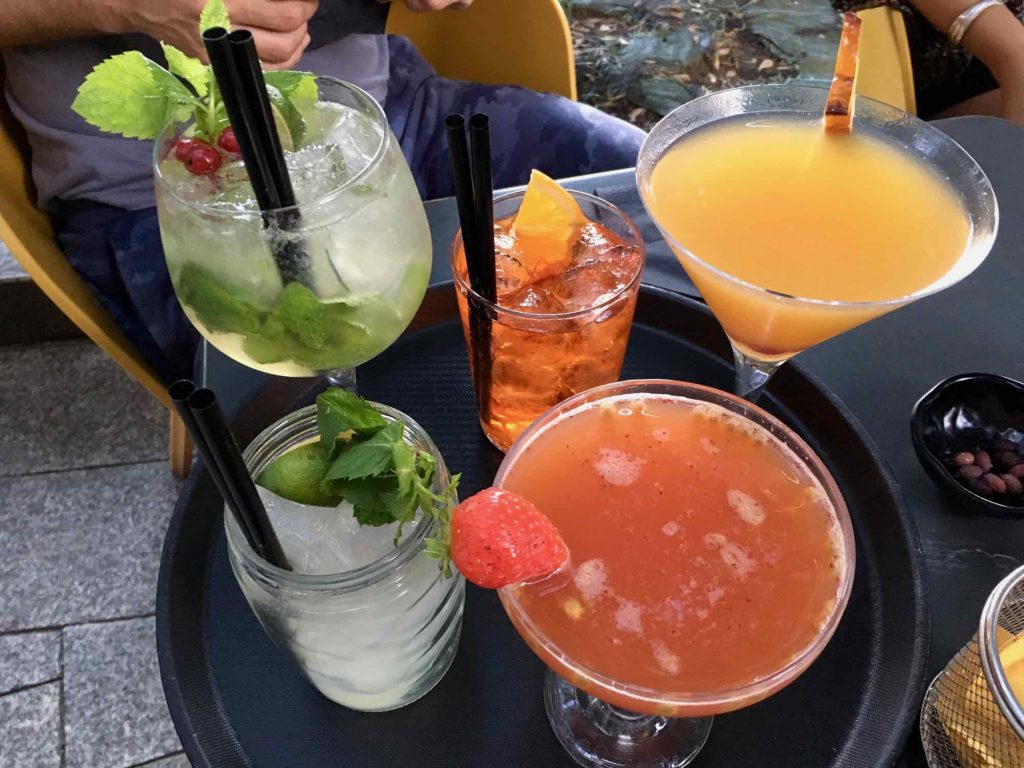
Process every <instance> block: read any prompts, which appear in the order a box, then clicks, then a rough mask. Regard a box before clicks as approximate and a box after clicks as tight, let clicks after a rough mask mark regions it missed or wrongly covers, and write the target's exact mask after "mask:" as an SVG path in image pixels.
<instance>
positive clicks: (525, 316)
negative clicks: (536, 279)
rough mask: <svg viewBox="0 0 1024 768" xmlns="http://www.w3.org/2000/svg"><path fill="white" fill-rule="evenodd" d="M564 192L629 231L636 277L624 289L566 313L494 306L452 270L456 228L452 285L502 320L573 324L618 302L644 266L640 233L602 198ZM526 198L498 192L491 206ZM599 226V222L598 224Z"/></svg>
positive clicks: (517, 192) (452, 251)
mask: <svg viewBox="0 0 1024 768" xmlns="http://www.w3.org/2000/svg"><path fill="white" fill-rule="evenodd" d="M566 192H568V193H569V194H571V195H572V196H573V197H574V198H579V199H581V200H583V201H584V202H587V203H591V204H593V205H596V206H597V207H598V208H601V209H604V210H606V211H608V212H609V213H611V214H612V215H613V216H616V217H618V218H619V219H621V220H622V221H623V222H624V223H625V224H626V227H627V228H628V229H629V232H630V235H631V237H633V238H634V239H635V241H636V242H635V243H633V244H630V243H627V245H629V246H630V247H631V248H636V249H638V250H639V252H640V265H639V266H638V267H637V270H636V273H635V274H634V275H633V276H632V277H631V278H630V279H629V282H627V283H626V284H625V285H623V286H622V287H621V288H619V290H617V291H616V292H615V293H613V294H612V295H611V297H609V298H607V299H605V300H604V301H602V302H601V303H599V304H594V305H593V306H590V307H586V308H585V309H574V310H572V311H569V312H546V313H545V312H525V311H523V310H521V309H512V308H511V307H503V306H501V305H500V304H498V303H497V302H493V301H490V300H488V299H485V298H484V297H483V296H481V295H480V294H479V293H477V292H476V291H475V290H473V286H472V285H470V283H469V280H466V279H463V277H462V275H460V274H459V270H458V269H456V263H455V258H456V254H458V252H459V246H460V245H461V244H462V227H459V229H457V230H456V231H455V236H454V237H453V238H452V243H451V246H449V255H448V261H449V266H450V267H451V270H452V277H453V278H454V279H455V285H456V286H458V287H459V288H460V289H462V290H463V291H465V292H466V294H467V295H469V296H471V297H472V298H473V300H474V301H475V302H477V303H479V304H481V305H482V306H484V307H485V308H487V309H490V310H493V311H494V313H495V314H496V315H503V316H506V317H514V318H517V319H520V320H533V321H537V320H542V321H545V322H547V321H552V320H575V319H578V318H581V317H586V316H587V315H589V314H591V313H593V312H597V311H600V310H602V309H606V308H608V307H609V306H611V305H612V304H614V303H615V302H617V301H619V300H620V299H621V298H622V297H623V296H624V295H626V294H628V293H629V292H630V291H632V290H633V288H634V287H635V286H636V285H637V283H639V282H640V278H641V276H642V275H643V272H644V265H645V264H646V263H647V244H646V243H645V242H644V238H643V236H642V235H641V234H640V230H639V229H638V228H637V226H636V223H635V222H634V221H633V219H631V218H630V217H629V216H627V215H626V213H625V212H624V211H623V210H622V209H621V208H619V207H618V206H617V205H615V204H614V203H611V202H609V201H607V200H605V199H603V198H600V197H597V196H596V195H592V194H590V193H589V192H580V191H577V190H575V189H566ZM525 194H526V188H525V187H523V188H521V189H513V190H510V191H507V192H502V193H501V194H499V195H496V196H495V198H494V205H495V206H497V205H498V204H499V203H504V202H506V201H508V200H512V199H514V198H517V197H523V196H524V195H525ZM598 223H600V222H598Z"/></svg>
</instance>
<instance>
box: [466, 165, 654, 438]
mask: <svg viewBox="0 0 1024 768" xmlns="http://www.w3.org/2000/svg"><path fill="white" fill-rule="evenodd" d="M494 211H495V225H494V245H495V257H496V258H495V269H496V277H497V304H494V303H492V302H489V301H486V300H485V299H483V297H481V296H479V295H478V294H476V293H475V292H474V291H473V289H472V287H471V286H470V284H469V280H468V278H467V275H466V258H465V251H464V249H463V245H462V239H461V235H459V236H456V239H455V242H454V243H453V246H452V271H453V273H454V275H455V281H456V288H457V296H458V303H459V312H460V315H461V317H462V321H463V330H464V331H465V337H466V344H467V346H468V347H469V349H470V363H471V365H472V366H473V368H474V371H473V372H474V381H476V382H477V385H478V389H479V388H480V387H481V382H483V384H482V386H483V388H484V389H485V391H483V392H481V391H478V392H477V400H478V404H479V410H480V424H481V426H482V428H483V431H484V433H485V434H486V435H487V437H488V439H489V440H490V441H491V442H492V443H493V444H494V445H496V446H497V447H498V448H500V449H501V450H503V451H504V450H508V448H509V446H511V445H512V443H513V442H514V441H515V439H516V438H517V437H518V436H519V435H520V433H521V432H522V431H523V430H524V429H526V427H527V426H529V425H530V423H531V422H533V420H534V419H536V418H537V417H538V416H540V415H541V414H542V413H544V412H545V411H547V410H548V409H549V408H551V407H553V406H554V405H556V404H558V403H559V402H561V401H562V400H565V399H566V398H568V397H571V396H572V395H575V394H577V393H579V392H582V391H584V390H586V389H590V388H591V387H595V386H598V385H601V384H607V383H609V382H612V381H615V380H616V379H618V377H619V373H620V371H621V370H622V362H623V357H624V356H625V353H626V342H627V340H628V338H629V330H630V326H631V324H632V321H633V310H634V308H635V307H636V299H637V292H638V290H639V286H640V271H641V269H642V267H643V261H644V244H643V240H642V239H641V237H640V235H639V233H638V232H637V231H636V228H635V227H634V226H633V223H632V222H631V221H630V220H629V218H628V217H626V215H625V214H624V213H622V212H621V211H619V210H618V209H617V208H615V207H614V206H612V205H610V204H609V203H606V202H604V201H602V200H600V199H598V198H596V197H593V196H591V195H587V194H584V193H580V192H571V193H570V192H568V191H566V190H564V189H562V188H561V187H559V186H558V185H557V183H555V182H554V181H552V180H551V179H549V178H547V177H546V176H544V175H543V174H540V173H538V172H536V171H535V172H534V175H533V177H532V178H531V181H530V185H529V187H528V188H527V191H526V193H525V194H524V193H522V192H514V193H510V194H507V195H503V196H501V197H498V198H496V199H495V202H494ZM471 303H475V305H476V306H477V307H478V308H479V311H481V312H483V313H485V314H486V316H487V318H488V319H489V321H490V331H489V337H488V338H487V339H486V341H488V342H489V349H488V350H487V354H484V355H483V356H481V355H479V354H477V353H476V352H477V351H476V350H474V346H475V345H476V344H477V343H480V342H478V339H477V337H475V336H474V334H473V333H472V327H471V322H470V304H471ZM485 343H486V342H485ZM482 363H484V364H488V365H489V370H488V371H487V374H488V375H487V376H485V377H481V376H480V371H479V370H477V369H478V368H479V366H480V365H481V364H482Z"/></svg>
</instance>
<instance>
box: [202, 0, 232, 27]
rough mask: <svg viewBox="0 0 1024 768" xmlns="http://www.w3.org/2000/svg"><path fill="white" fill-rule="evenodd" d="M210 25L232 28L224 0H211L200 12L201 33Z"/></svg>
mask: <svg viewBox="0 0 1024 768" xmlns="http://www.w3.org/2000/svg"><path fill="white" fill-rule="evenodd" d="M210 27H224V29H228V30H230V29H231V19H230V18H229V17H228V8H227V6H226V5H225V4H224V0H210V2H208V3H207V4H206V5H205V6H204V7H203V10H202V12H201V13H200V14H199V34H202V33H203V32H205V31H206V30H208V29H209V28H210Z"/></svg>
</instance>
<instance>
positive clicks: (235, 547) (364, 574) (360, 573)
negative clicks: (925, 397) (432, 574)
mask: <svg viewBox="0 0 1024 768" xmlns="http://www.w3.org/2000/svg"><path fill="white" fill-rule="evenodd" d="M370 405H372V406H373V407H374V408H375V409H377V410H378V411H379V412H380V413H381V414H382V415H383V416H384V417H385V418H386V419H390V420H392V421H400V422H402V423H403V424H404V425H405V426H406V427H407V428H408V429H409V435H410V436H411V437H412V439H413V442H414V444H415V443H419V444H421V445H422V446H423V447H424V448H426V449H427V450H428V452H429V453H430V454H431V455H432V456H433V457H434V460H435V462H436V463H437V470H436V472H435V476H434V481H433V482H434V484H435V485H437V484H439V483H440V484H443V485H444V486H447V485H448V483H450V482H451V480H450V473H449V471H448V467H447V465H446V464H445V463H444V458H443V457H442V456H441V451H440V450H439V449H438V447H437V446H436V445H435V444H434V441H433V440H431V439H430V436H429V435H428V434H427V432H426V430H424V429H423V427H421V426H420V425H419V423H418V422H416V420H415V419H413V418H412V417H411V416H408V415H407V414H405V413H402V412H401V411H399V410H398V409H397V408H392V407H390V406H387V405H383V404H382V403H376V402H372V401H371V402H370ZM310 427H312V430H310ZM295 430H301V432H299V433H298V434H295V433H294V431H295ZM309 432H312V434H315V433H316V405H308V406H305V407H303V408H300V409H298V410H297V411H292V412H291V413H289V414H287V415H285V416H282V417H281V418H280V419H278V420H277V421H275V422H274V423H273V424H271V425H270V426H268V427H267V428H266V429H264V430H263V431H262V432H260V433H259V434H258V435H257V436H256V437H255V438H254V439H253V440H252V442H250V443H249V445H248V446H246V448H245V451H243V454H242V455H243V458H244V459H245V464H246V468H247V469H248V470H249V471H250V473H253V474H258V473H259V472H261V471H263V469H265V468H266V464H268V463H269V461H270V460H272V458H278V457H279V455H284V454H283V453H281V454H278V453H277V452H276V451H271V452H270V457H272V458H265V459H264V461H263V463H262V464H260V463H257V462H256V457H257V453H259V452H261V451H264V450H267V449H268V446H270V444H271V443H273V442H274V441H275V440H279V441H282V442H287V441H289V440H294V439H297V438H298V437H300V436H301V435H305V434H306V433H309ZM281 433H284V434H283V435H282V434H281ZM304 442H306V441H305V440H302V441H300V442H297V443H295V446H292V447H297V446H298V445H301V444H302V443H304ZM254 470H256V471H255V472H254ZM416 519H417V520H418V521H419V522H418V523H417V525H416V529H415V530H414V531H413V533H412V535H407V536H405V537H403V539H402V540H401V541H400V542H399V543H398V546H396V547H392V548H391V549H390V550H388V552H387V553H386V554H384V555H381V556H380V557H378V558H377V559H376V560H373V561H371V562H369V563H367V564H366V565H362V566H359V567H358V568H353V569H351V570H348V571H340V572H338V573H325V574H307V573H296V572H295V571H287V570H285V569H284V568H279V567H278V566H276V565H274V564H272V563H269V562H267V561H266V560H264V559H263V558H261V557H260V556H259V555H257V554H256V552H254V551H253V549H252V547H250V546H249V543H248V542H247V541H246V540H245V537H244V536H243V535H242V534H241V531H240V530H238V526H237V524H236V523H235V522H234V520H233V518H232V517H231V516H230V515H227V514H225V516H224V528H225V531H226V536H227V540H228V544H229V547H228V548H229V551H232V552H233V553H234V554H236V555H238V556H240V559H243V560H244V563H245V565H246V566H247V567H248V568H251V569H252V570H253V571H254V572H255V575H256V576H257V577H258V578H259V579H260V580H262V581H266V580H271V581H273V582H274V584H275V585H276V586H278V587H284V588H286V589H291V590H297V591H301V590H306V591H310V592H321V591H332V592H333V591H336V592H345V591H351V590H354V589H361V588H364V587H367V586H369V585H371V584H374V583H376V582H377V581H380V580H381V579H382V578H384V577H385V576H387V574H388V573H389V572H391V571H393V570H394V569H396V568H398V567H400V566H402V565H405V563H407V562H409V561H410V560H411V559H412V558H413V557H415V556H416V555H417V554H419V553H424V549H423V546H422V545H423V542H424V540H425V539H426V538H427V536H428V535H430V534H431V533H432V532H433V530H434V528H435V525H436V524H435V521H434V520H433V519H428V520H424V519H423V517H422V515H421V516H418V517H417V518H416Z"/></svg>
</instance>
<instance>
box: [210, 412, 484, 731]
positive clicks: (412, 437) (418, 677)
mask: <svg viewBox="0 0 1024 768" xmlns="http://www.w3.org/2000/svg"><path fill="white" fill-rule="evenodd" d="M373 405H374V407H375V408H377V409H378V410H379V411H380V412H381V413H382V414H383V415H384V417H385V418H387V419H388V420H391V421H401V422H403V423H404V424H405V427H406V429H405V440H406V442H407V443H409V444H410V445H412V446H413V447H415V448H416V449H418V450H422V451H427V452H429V453H430V454H432V455H433V457H434V459H435V461H436V462H437V471H436V473H435V478H434V487H433V490H434V492H435V493H440V492H441V491H442V490H444V488H445V487H446V486H447V485H448V483H449V481H450V479H451V477H450V475H449V473H448V469H447V467H446V466H445V464H444V460H443V459H442V457H441V454H440V453H439V452H438V450H437V447H436V446H435V445H434V444H433V442H431V440H430V437H429V436H428V435H427V434H426V433H425V432H424V431H423V429H422V428H421V427H420V426H419V425H418V424H417V423H416V422H415V421H413V420H412V419H410V418H409V417H408V416H406V415H405V414H403V413H401V412H399V411H396V410H394V409H393V408H389V407H387V406H384V405H380V404H377V403H374V404H373ZM316 437H317V427H316V409H315V406H310V407H308V408H303V409H302V410H299V411H296V412H295V413H292V414H289V415H288V416H285V417H284V418H283V419H281V420H279V421H277V422H276V423H274V424H273V425H271V426H270V427H268V428H267V429H266V430H264V431H263V432H262V433H261V434H260V435H259V436H258V437H257V438H256V439H255V440H254V441H253V442H252V443H251V444H250V445H249V447H248V448H247V449H246V450H245V453H244V455H245V461H246V465H247V466H248V468H249V471H250V472H251V473H252V475H253V477H258V476H259V474H260V473H261V472H262V471H263V470H264V469H265V468H266V467H267V466H268V465H269V464H270V463H271V462H273V461H274V460H275V459H277V458H278V457H279V456H282V455H284V454H285V453H287V452H288V451H289V450H291V449H292V448H295V447H297V446H299V445H302V444H303V443H307V442H310V441H311V440H313V439H316ZM261 493H265V491H262V489H261ZM339 513H340V514H351V512H350V510H349V509H348V508H347V505H346V508H345V509H341V510H340V511H339ZM224 519H225V528H226V530H227V540H228V554H229V556H230V560H231V568H232V570H233V571H234V573H235V577H236V578H237V579H238V584H239V586H240V587H241V589H242V592H243V594H244V595H245V597H246V599H247V600H248V601H249V605H250V606H251V607H252V609H253V612H254V613H255V614H256V616H257V618H258V619H259V620H260V623H261V624H262V625H263V628H264V629H265V630H266V631H267V634H268V635H270V637H271V639H272V640H273V641H274V642H275V643H276V644H277V645H278V646H280V647H281V648H283V649H285V650H287V651H288V653H289V654H290V655H291V656H292V658H293V659H294V660H295V661H296V663H297V664H298V665H299V667H300V668H301V669H302V671H303V673H304V674H305V675H306V677H308V678H309V680H310V682H312V683H313V685H314V686H316V688H317V689H318V690H319V691H320V692H321V693H323V694H324V695H325V696H327V698H329V699H331V700H332V701H335V702H337V703H338V704H341V705H343V706H346V707H349V708H351V709H358V710H362V711H367V712H382V711H386V710H390V709H397V708H398V707H402V706H405V705H406V704H409V703H411V702H413V701H415V700H416V699H418V698H420V697H421V696H423V695H424V694H425V693H427V692H428V691H429V690H430V689H431V688H433V687H434V686H435V685H436V684H437V683H438V681H439V680H440V679H441V678H442V677H443V676H444V674H445V672H447V671H448V668H449V667H450V666H451V663H452V660H453V659H454V658H455V652H456V650H457V648H458V644H459V633H460V631H461V628H462V611H463V601H464V597H465V580H464V579H463V578H462V575H461V574H459V573H455V574H454V575H453V576H452V577H451V578H447V579H446V578H444V576H442V575H441V572H440V569H439V567H438V562H437V561H436V560H433V559H431V558H429V557H427V556H426V554H425V552H424V548H423V543H424V539H426V538H427V537H428V536H429V535H430V534H431V532H432V530H433V527H434V523H433V521H432V520H431V521H423V520H421V519H418V520H417V522H416V523H415V524H414V525H412V526H407V531H406V533H405V535H404V536H403V538H402V540H401V541H400V542H399V544H398V546H397V547H395V548H394V549H391V550H389V551H388V552H387V554H385V555H383V556H381V557H380V558H378V559H376V560H374V561H373V562H371V563H369V564H368V565H365V566H362V567H359V568H355V569H353V570H349V571H346V572H342V573H336V574H328V575H316V576H314V575H305V574H301V573H293V572H290V571H286V570H283V569H281V568H277V567H276V566H274V565H271V564H270V563H268V562H266V561H265V560H263V559H262V558H260V557H259V556H258V555H256V553H255V552H253V551H252V549H251V548H250V547H249V545H248V544H247V543H246V541H245V538H244V537H243V535H242V532H241V531H240V530H239V528H238V526H237V525H236V524H235V522H234V518H233V517H232V516H231V515H230V514H225V516H224Z"/></svg>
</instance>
